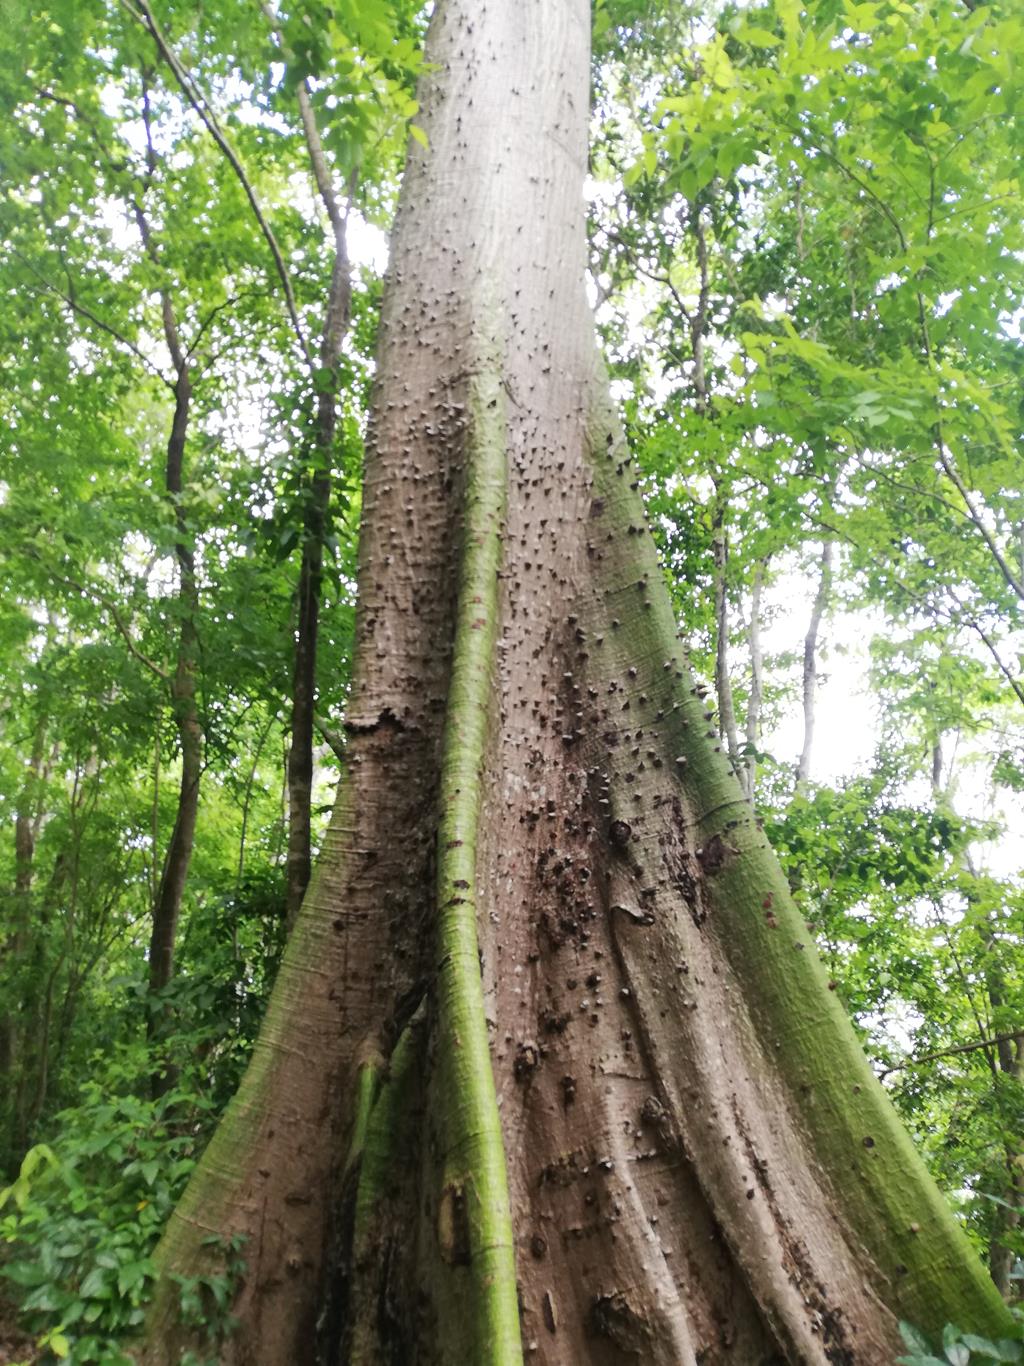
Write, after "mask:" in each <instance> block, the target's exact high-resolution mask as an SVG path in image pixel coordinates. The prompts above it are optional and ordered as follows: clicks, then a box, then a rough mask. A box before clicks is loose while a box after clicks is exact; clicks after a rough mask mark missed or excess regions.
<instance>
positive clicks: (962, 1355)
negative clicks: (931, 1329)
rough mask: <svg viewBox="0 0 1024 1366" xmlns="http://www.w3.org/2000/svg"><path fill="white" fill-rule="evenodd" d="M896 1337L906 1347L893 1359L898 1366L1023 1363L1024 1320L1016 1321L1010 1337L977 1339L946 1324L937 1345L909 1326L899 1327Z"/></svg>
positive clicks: (903, 1324) (972, 1365)
mask: <svg viewBox="0 0 1024 1366" xmlns="http://www.w3.org/2000/svg"><path fill="white" fill-rule="evenodd" d="M900 1335H901V1336H902V1338H903V1341H904V1343H905V1345H906V1347H907V1349H908V1350H907V1354H906V1356H901V1357H897V1359H896V1360H897V1363H898V1366H989V1363H991V1362H1017V1363H1024V1318H1021V1317H1018V1321H1017V1330H1016V1332H1015V1333H1014V1334H1013V1336H1012V1337H1009V1338H999V1339H998V1340H997V1341H992V1340H991V1339H990V1338H982V1337H978V1336H977V1334H975V1333H964V1332H962V1331H961V1330H960V1329H959V1328H957V1327H955V1325H953V1324H947V1325H946V1327H945V1330H944V1331H943V1334H942V1343H941V1345H938V1344H936V1345H934V1346H933V1344H932V1343H930V1342H929V1341H928V1339H927V1338H926V1337H925V1335H924V1334H923V1333H921V1332H919V1331H918V1329H916V1328H914V1327H912V1326H911V1325H910V1324H909V1323H901V1324H900Z"/></svg>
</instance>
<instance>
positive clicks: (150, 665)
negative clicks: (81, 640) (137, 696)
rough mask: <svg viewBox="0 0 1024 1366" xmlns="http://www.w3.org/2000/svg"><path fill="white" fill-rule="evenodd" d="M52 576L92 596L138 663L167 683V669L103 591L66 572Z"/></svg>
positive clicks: (68, 586) (65, 584) (168, 676)
mask: <svg viewBox="0 0 1024 1366" xmlns="http://www.w3.org/2000/svg"><path fill="white" fill-rule="evenodd" d="M28 553H29V554H33V552H32V551H29V552H28ZM52 577H53V578H54V579H56V581H57V582H58V583H62V584H64V586H65V587H66V588H74V589H75V590H76V591H77V592H79V593H83V594H84V595H85V596H86V597H88V598H92V600H93V602H95V603H96V604H97V605H98V606H100V607H102V608H103V610H104V611H105V612H107V613H109V615H110V619H111V621H112V622H113V623H114V625H115V626H116V627H117V629H118V632H119V633H120V635H121V636H122V637H123V639H124V643H125V644H126V645H127V646H128V649H129V651H130V652H131V654H133V655H134V656H135V658H136V659H137V660H138V661H139V663H140V664H143V665H144V666H145V667H146V668H147V669H148V670H149V671H150V673H152V674H154V675H155V676H156V677H157V678H159V679H160V680H161V682H163V683H168V682H169V681H170V677H171V676H170V674H169V673H168V672H167V670H166V669H165V668H163V667H162V666H161V665H160V664H157V662H156V661H155V660H153V659H150V658H149V656H148V655H147V654H145V653H144V652H143V651H142V650H141V649H140V648H139V646H138V645H137V644H136V642H135V637H134V636H133V635H132V632H131V628H130V627H129V625H128V623H127V622H126V621H125V619H124V616H123V614H122V612H121V609H120V608H119V607H118V606H117V604H116V603H115V602H111V600H110V599H109V598H108V597H106V596H105V595H104V594H103V593H101V592H99V590H98V589H96V588H93V587H92V586H91V584H88V583H83V582H82V581H81V580H80V579H72V578H70V577H69V576H68V575H66V574H57V573H54V574H53V575H52Z"/></svg>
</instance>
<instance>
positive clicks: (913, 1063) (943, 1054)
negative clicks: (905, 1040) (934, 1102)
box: [878, 1029, 1024, 1080]
mask: <svg viewBox="0 0 1024 1366" xmlns="http://www.w3.org/2000/svg"><path fill="white" fill-rule="evenodd" d="M1022 1035H1024V1029H1011V1030H1008V1031H1007V1032H1006V1033H1004V1034H993V1035H992V1036H991V1038H988V1039H978V1040H976V1042H974V1043H960V1044H956V1045H954V1046H953V1047H950V1048H939V1049H936V1051H935V1052H934V1053H921V1054H919V1055H918V1056H917V1057H916V1058H907V1059H906V1060H905V1061H904V1062H898V1063H894V1064H893V1066H892V1067H886V1068H884V1069H883V1070H882V1071H881V1072H879V1074H878V1076H879V1079H880V1080H884V1079H885V1078H886V1077H888V1076H891V1075H892V1073H893V1072H903V1071H905V1070H906V1068H908V1067H920V1066H921V1064H922V1063H926V1062H936V1061H937V1060H938V1059H939V1058H950V1057H952V1056H953V1055H954V1054H955V1053H976V1052H977V1051H978V1049H980V1048H992V1047H994V1046H995V1045H996V1044H1000V1043H1012V1042H1013V1041H1014V1039H1020V1038H1021V1036H1022Z"/></svg>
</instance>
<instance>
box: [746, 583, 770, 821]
mask: <svg viewBox="0 0 1024 1366" xmlns="http://www.w3.org/2000/svg"><path fill="white" fill-rule="evenodd" d="M767 572H768V561H767V560H759V561H758V563H757V566H756V567H755V569H754V582H753V584H752V586H751V590H750V697H749V699H748V701H747V726H746V741H747V757H746V761H745V763H744V769H743V775H744V787H745V788H746V793H747V796H748V797H753V795H754V783H755V781H756V779H757V759H756V758H755V757H754V753H753V751H754V750H755V749H756V748H757V743H758V740H759V739H760V738H761V706H762V701H763V698H764V659H763V657H762V653H761V594H762V592H763V590H764V580H765V575H766V574H767Z"/></svg>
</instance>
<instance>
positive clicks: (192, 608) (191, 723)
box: [149, 295, 203, 1094]
mask: <svg viewBox="0 0 1024 1366" xmlns="http://www.w3.org/2000/svg"><path fill="white" fill-rule="evenodd" d="M164 327H165V332H166V334H167V339H168V345H169V347H170V349H171V354H172V357H173V359H174V364H175V368H176V370H177V375H178V377H177V382H176V383H175V386H174V417H173V419H172V422H171V433H170V436H169V438H168V442H167V466H166V472H165V487H166V490H167V493H168V495H169V497H170V498H171V500H172V502H173V504H174V508H175V519H176V524H177V537H176V541H175V548H174V549H175V558H176V559H177V562H178V611H179V614H180V620H179V624H178V649H177V659H176V662H175V669H174V674H173V677H172V678H171V705H172V707H173V710H174V723H175V726H176V728H177V732H178V747H179V749H180V751H181V783H180V786H179V789H178V805H177V810H176V812H175V817H174V827H173V829H172V831H171V837H170V840H169V841H168V845H167V851H166V853H165V855H164V861H163V868H162V870H161V874H160V882H159V885H158V887H157V893H156V899H155V901H154V903H153V926H152V930H151V933H150V940H149V990H150V995H151V998H152V1000H151V1009H150V1016H149V1033H150V1037H151V1038H156V1037H157V1036H158V1035H159V1033H160V1031H161V1028H162V1023H163V1021H164V1020H165V1012H164V1011H163V1009H162V1008H161V1007H160V1005H159V1003H158V1002H157V1000H156V998H157V997H158V995H159V993H160V992H162V991H163V990H164V989H165V988H166V987H167V985H168V984H169V982H170V980H171V978H172V976H173V975H174V950H175V939H176V936H177V929H178V918H179V916H180V914H181V903H182V898H183V896H184V894H185V883H186V881H187V879H188V870H189V865H190V864H191V861H192V846H193V844H194V842H195V832H196V820H197V817H198V814H199V783H200V778H201V775H202V767H203V728H202V722H201V721H200V718H199V708H198V705H197V701H196V668H197V664H198V645H199V642H198V633H197V630H196V622H197V620H198V616H199V594H198V590H197V587H196V577H195V554H194V551H193V548H192V540H191V534H190V532H189V529H188V526H187V523H186V518H185V514H184V509H183V508H182V506H181V494H182V490H183V487H184V477H183V476H184V460H185V444H186V440H187V437H188V423H189V412H190V404H191V399H192V385H191V379H190V375H189V366H188V361H187V359H186V357H185V356H184V354H183V353H182V351H181V347H180V343H179V342H178V338H177V329H176V327H175V323H174V314H173V310H172V307H171V303H170V300H169V298H168V297H167V296H166V295H165V296H164ZM172 1081H173V1076H172V1074H171V1072H170V1071H169V1070H167V1069H164V1070H162V1071H161V1072H159V1073H157V1074H155V1075H154V1078H153V1089H154V1093H155V1094H162V1093H163V1092H164V1091H165V1090H166V1089H167V1088H168V1086H169V1085H170V1084H171V1083H172Z"/></svg>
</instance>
